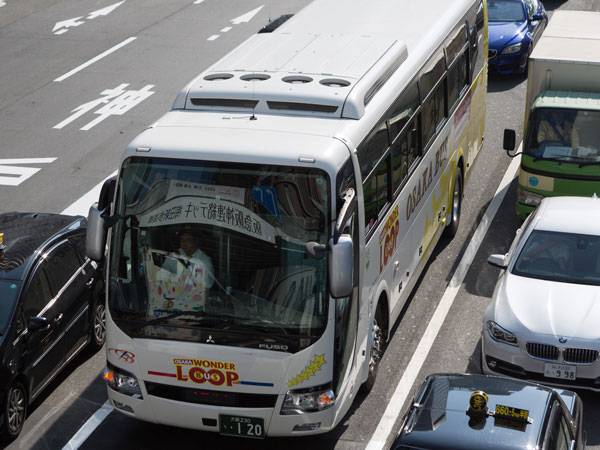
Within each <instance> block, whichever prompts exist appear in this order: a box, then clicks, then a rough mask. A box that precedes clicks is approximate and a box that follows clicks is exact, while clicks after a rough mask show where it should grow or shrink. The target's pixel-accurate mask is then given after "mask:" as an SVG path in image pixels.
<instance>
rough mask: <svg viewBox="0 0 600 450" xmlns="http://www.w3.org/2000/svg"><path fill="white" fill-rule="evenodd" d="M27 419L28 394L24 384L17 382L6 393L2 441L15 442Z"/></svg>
mask: <svg viewBox="0 0 600 450" xmlns="http://www.w3.org/2000/svg"><path fill="white" fill-rule="evenodd" d="M26 417H27V392H26V391H25V387H24V386H23V383H21V382H19V381H15V382H14V383H13V384H12V385H11V386H10V387H9V388H8V390H7V391H6V398H5V401H4V421H3V424H2V439H3V440H4V441H12V440H14V439H15V438H16V437H17V436H18V435H19V433H21V430H22V429H23V423H24V422H25V418H26Z"/></svg>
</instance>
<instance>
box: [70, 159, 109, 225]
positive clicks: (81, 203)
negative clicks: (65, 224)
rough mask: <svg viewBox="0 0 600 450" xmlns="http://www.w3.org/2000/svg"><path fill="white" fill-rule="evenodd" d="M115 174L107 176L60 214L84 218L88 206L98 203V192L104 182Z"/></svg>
mask: <svg viewBox="0 0 600 450" xmlns="http://www.w3.org/2000/svg"><path fill="white" fill-rule="evenodd" d="M116 174H117V171H116V170H115V171H114V172H113V173H111V174H110V175H109V176H107V177H106V178H105V179H104V180H102V181H101V182H100V183H98V184H97V185H96V186H94V187H93V188H92V189H90V190H89V191H88V192H87V193H86V194H84V195H83V196H81V197H80V198H79V199H77V200H75V201H74V202H73V203H71V204H70V205H69V206H67V207H66V208H65V209H64V211H63V212H62V213H61V214H66V215H68V216H86V217H87V215H88V212H89V209H90V206H92V205H93V204H94V203H96V202H97V201H98V198H99V197H100V190H101V189H102V185H103V184H104V182H105V181H106V180H108V179H109V178H110V177H114V176H115V175H116Z"/></svg>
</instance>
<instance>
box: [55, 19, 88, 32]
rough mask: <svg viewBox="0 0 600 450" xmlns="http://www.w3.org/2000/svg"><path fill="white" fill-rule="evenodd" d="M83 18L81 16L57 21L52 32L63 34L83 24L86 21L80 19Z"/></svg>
mask: <svg viewBox="0 0 600 450" xmlns="http://www.w3.org/2000/svg"><path fill="white" fill-rule="evenodd" d="M79 19H83V16H81V17H73V18H72V19H67V20H63V21H61V22H56V24H55V25H54V28H52V32H53V33H54V34H63V33H66V32H67V31H69V28H73V27H78V26H79V25H83V24H84V23H85V21H83V20H79Z"/></svg>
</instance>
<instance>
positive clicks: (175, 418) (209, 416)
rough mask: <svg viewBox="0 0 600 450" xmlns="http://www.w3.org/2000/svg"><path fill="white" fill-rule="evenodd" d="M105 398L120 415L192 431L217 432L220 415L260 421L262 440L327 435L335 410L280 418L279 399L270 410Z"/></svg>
mask: <svg viewBox="0 0 600 450" xmlns="http://www.w3.org/2000/svg"><path fill="white" fill-rule="evenodd" d="M107 389H108V397H109V399H110V401H111V404H112V405H113V407H114V408H115V409H116V410H117V411H119V412H120V413H123V414H126V415H128V416H130V417H134V418H136V419H139V420H143V421H146V422H151V423H156V424H161V425H169V426H174V427H180V428H188V429H192V430H200V431H209V432H217V433H218V432H220V426H219V425H220V424H219V421H220V420H221V416H222V415H229V416H239V417H249V418H258V419H262V420H263V424H264V429H265V437H275V436H305V435H313V434H322V433H326V432H328V431H330V430H331V429H332V425H333V423H334V420H335V411H336V409H335V407H332V408H329V409H326V410H323V411H318V412H312V413H304V414H294V415H282V414H280V413H279V412H280V411H281V404H282V402H283V397H284V396H283V395H279V396H278V400H277V403H276V405H275V407H274V408H235V407H225V406H213V405H206V404H197V403H188V402H182V401H175V400H170V399H165V398H160V397H155V396H152V395H148V394H147V393H146V392H144V398H143V399H139V398H133V397H131V396H128V395H124V394H121V393H119V392H116V391H114V390H113V389H111V388H107Z"/></svg>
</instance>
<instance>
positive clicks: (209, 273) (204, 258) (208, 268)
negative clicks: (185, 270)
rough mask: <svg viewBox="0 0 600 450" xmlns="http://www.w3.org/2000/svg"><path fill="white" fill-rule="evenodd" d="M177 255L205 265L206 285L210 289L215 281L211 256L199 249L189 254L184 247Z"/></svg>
mask: <svg viewBox="0 0 600 450" xmlns="http://www.w3.org/2000/svg"><path fill="white" fill-rule="evenodd" d="M176 256H177V257H179V258H185V259H186V260H188V261H190V262H191V263H194V264H197V263H201V264H202V265H203V266H204V286H205V288H206V289H210V288H211V287H212V285H213V284H214V282H215V279H214V271H213V265H212V261H211V259H210V257H209V256H208V255H207V254H206V253H204V252H203V251H202V250H200V249H197V250H196V251H195V252H194V253H193V254H192V256H188V255H187V254H186V253H185V252H184V251H183V250H182V249H179V250H178V251H177V255H176Z"/></svg>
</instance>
